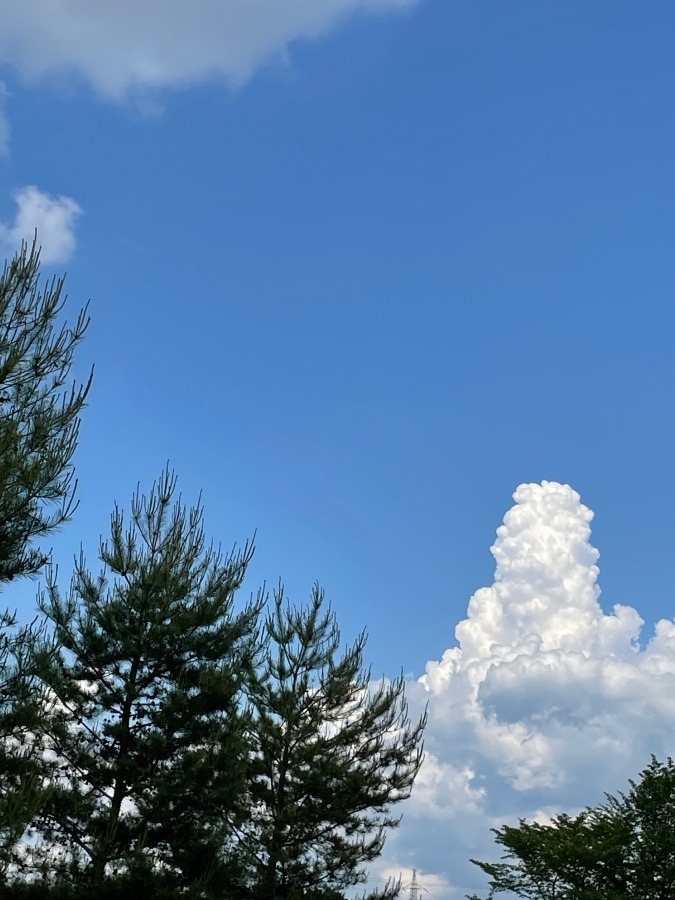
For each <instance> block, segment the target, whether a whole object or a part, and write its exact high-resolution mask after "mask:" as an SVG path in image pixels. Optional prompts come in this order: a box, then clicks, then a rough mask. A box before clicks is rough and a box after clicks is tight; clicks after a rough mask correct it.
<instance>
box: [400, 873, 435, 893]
mask: <svg viewBox="0 0 675 900" xmlns="http://www.w3.org/2000/svg"><path fill="white" fill-rule="evenodd" d="M401 887H402V888H403V890H404V891H408V900H422V893H423V892H424V893H425V894H428V893H429V892H428V891H427V889H426V888H425V887H422V885H421V884H419V882H418V881H417V869H413V874H412V881H410V882H408V883H407V884H402V885H401Z"/></svg>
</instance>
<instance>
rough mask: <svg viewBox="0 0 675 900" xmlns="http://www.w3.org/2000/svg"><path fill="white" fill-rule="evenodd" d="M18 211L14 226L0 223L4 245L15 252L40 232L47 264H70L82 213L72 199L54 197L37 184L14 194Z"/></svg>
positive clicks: (1, 240)
mask: <svg viewBox="0 0 675 900" xmlns="http://www.w3.org/2000/svg"><path fill="white" fill-rule="evenodd" d="M12 197H13V199H14V200H15V201H16V205H17V211H16V216H15V218H14V221H13V222H12V223H7V222H0V242H1V243H2V244H3V245H4V247H5V249H6V250H7V251H9V252H14V251H15V250H16V249H18V247H19V246H20V245H21V242H22V241H26V242H27V243H29V244H30V243H32V241H33V238H34V236H35V233H36V231H37V239H38V244H39V245H40V247H41V248H42V250H41V257H40V258H41V259H42V261H43V262H44V263H62V262H67V261H68V260H69V259H70V258H71V257H72V255H73V253H74V252H75V224H76V222H77V219H78V218H79V217H80V215H81V214H82V209H81V208H80V206H79V205H78V204H77V203H76V202H75V201H74V200H73V199H72V197H63V196H61V197H52V196H51V195H50V194H46V193H44V192H43V191H41V190H39V188H37V187H36V186H35V185H34V184H31V185H27V186H26V187H22V188H19V189H18V190H16V191H14V193H13V194H12Z"/></svg>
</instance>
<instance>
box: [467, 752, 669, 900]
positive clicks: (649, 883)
mask: <svg viewBox="0 0 675 900" xmlns="http://www.w3.org/2000/svg"><path fill="white" fill-rule="evenodd" d="M629 784H630V789H629V790H628V791H627V792H626V793H620V794H619V795H618V796H613V795H610V794H608V795H607V796H606V802H605V803H604V804H601V805H599V806H597V807H589V808H587V809H586V810H584V811H582V812H581V813H579V814H578V815H576V816H568V815H565V814H561V815H559V816H555V817H554V818H553V819H552V820H551V822H549V823H547V824H541V823H536V822H526V821H525V820H521V821H520V823H519V825H517V826H508V825H505V826H503V827H502V828H498V829H495V830H494V833H495V840H496V843H497V844H499V845H500V846H501V847H502V848H503V851H504V852H503V856H502V861H501V862H496V863H492V862H482V861H478V860H472V862H474V863H475V864H476V865H477V866H479V867H480V868H481V869H482V870H483V872H485V874H486V875H488V877H489V879H490V881H489V886H490V891H489V895H488V897H489V898H492V897H494V896H496V895H497V894H500V893H510V894H511V895H512V896H517V897H523V898H537V900H670V898H672V897H674V896H675V765H674V764H673V761H672V760H671V759H668V761H667V762H666V763H660V762H659V761H658V760H657V759H656V758H655V757H652V760H651V763H650V764H649V766H648V767H647V768H646V769H644V771H643V772H642V773H641V776H640V779H639V780H638V781H633V780H631V781H630V782H629ZM470 900H478V897H477V896H476V895H473V896H472V897H471V898H470Z"/></svg>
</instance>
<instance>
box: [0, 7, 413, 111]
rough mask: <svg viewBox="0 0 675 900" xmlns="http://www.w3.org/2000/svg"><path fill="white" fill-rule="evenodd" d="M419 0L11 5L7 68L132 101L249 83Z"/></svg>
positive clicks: (0, 13) (3, 35)
mask: <svg viewBox="0 0 675 900" xmlns="http://www.w3.org/2000/svg"><path fill="white" fill-rule="evenodd" d="M418 2H420V0H321V3H317V2H316V0H284V2H283V3H279V2H277V0H219V2H217V3H214V2H213V0H164V2H162V3H159V2H157V0H118V2H116V3H107V4H106V3H96V4H94V3H91V4H87V3H71V4H65V3H51V2H49V0H5V2H4V3H3V4H2V10H0V61H2V62H4V63H6V64H9V65H11V66H13V67H14V68H15V69H16V70H17V71H18V72H19V73H20V74H21V75H22V76H23V77H24V78H27V79H36V78H40V77H42V76H44V75H46V74H47V73H59V72H65V73H67V72H77V73H78V74H79V75H80V76H81V77H82V78H84V79H85V80H86V81H87V82H88V83H90V84H91V85H92V86H93V87H94V89H95V90H96V92H97V93H99V94H100V95H102V96H104V97H107V98H109V99H115V100H121V99H124V98H125V97H127V96H128V95H129V94H133V93H134V92H139V91H140V92H141V93H142V92H143V91H147V90H153V89H157V88H167V87H176V86H185V85H189V84H195V83H198V82H204V81H207V80H213V79H222V80H225V81H226V82H228V83H229V84H230V85H231V86H238V85H241V84H243V83H244V82H246V81H247V80H248V79H249V78H250V77H251V75H252V74H253V73H254V72H255V71H256V70H257V69H259V68H260V67H262V66H264V65H265V64H267V63H269V62H271V61H274V60H275V59H276V60H283V59H285V58H286V57H287V54H288V51H289V47H290V45H291V44H292V43H293V42H294V41H296V40H314V39H316V38H319V37H321V36H323V35H325V34H326V33H327V32H329V31H330V30H331V29H332V28H334V27H335V26H336V25H339V24H340V23H341V22H343V21H344V20H345V19H347V18H348V17H350V16H352V15H355V14H359V13H361V14H384V13H388V12H393V11H397V10H404V9H406V8H410V7H413V6H414V5H416V4H417V3H418Z"/></svg>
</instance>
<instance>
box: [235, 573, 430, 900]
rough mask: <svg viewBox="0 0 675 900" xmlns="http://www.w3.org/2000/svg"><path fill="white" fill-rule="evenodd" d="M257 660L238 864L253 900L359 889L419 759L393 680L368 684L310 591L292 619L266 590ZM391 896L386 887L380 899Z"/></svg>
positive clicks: (359, 649) (415, 729)
mask: <svg viewBox="0 0 675 900" xmlns="http://www.w3.org/2000/svg"><path fill="white" fill-rule="evenodd" d="M266 639H267V655H266V658H265V662H264V664H263V665H262V666H261V667H260V669H259V670H258V672H257V676H256V678H255V680H254V681H253V683H252V687H251V692H250V703H251V708H252V722H251V732H250V752H251V763H250V771H249V792H250V793H249V804H250V813H249V819H248V820H247V821H246V822H245V823H244V825H243V826H242V827H241V828H240V829H239V839H240V852H241V855H242V859H244V860H245V861H246V863H247V878H246V881H245V883H244V884H243V886H242V890H241V893H242V895H243V896H245V897H250V898H254V900H279V898H299V897H304V898H315V900H318V898H329V897H336V896H341V895H342V892H343V891H344V890H345V889H346V888H349V887H351V886H353V885H356V884H359V883H362V882H363V881H364V880H365V870H364V864H365V863H368V862H371V861H372V860H373V859H375V858H376V857H377V856H378V855H379V854H380V853H381V851H382V847H383V845H384V839H385V833H386V830H387V829H388V828H392V827H394V826H395V825H396V824H397V823H398V821H399V817H398V816H395V815H394V814H393V812H392V807H394V806H396V805H397V804H399V803H400V802H401V801H402V800H404V799H406V798H407V797H408V796H409V794H410V791H411V788H412V785H413V781H414V779H415V776H416V774H417V772H418V770H419V767H420V765H421V761H422V734H423V729H424V725H425V721H426V717H425V716H423V717H422V718H421V719H420V720H419V721H417V722H415V723H411V721H410V718H409V716H408V712H407V706H406V701H405V694H404V683H403V679H402V678H400V679H397V680H396V681H394V682H384V681H383V682H381V683H378V684H373V683H372V681H371V675H370V671H369V670H368V669H366V668H364V666H363V650H364V646H365V643H366V637H365V634H361V635H359V637H358V638H357V639H356V641H355V643H354V644H353V645H352V646H350V647H348V648H347V649H346V650H344V652H342V653H341V652H340V644H341V639H340V631H339V628H338V624H337V620H336V618H335V615H334V613H333V612H332V611H331V609H330V608H329V607H326V605H325V603H324V596H323V593H322V591H321V590H320V589H319V588H318V587H316V588H315V589H314V592H313V595H312V600H311V603H310V604H309V606H308V607H304V608H300V609H295V608H293V607H291V606H289V605H288V604H286V603H285V601H284V597H283V592H282V591H281V590H280V591H278V592H277V594H276V596H275V598H274V609H273V611H272V612H271V613H270V615H269V616H268V617H267V620H266ZM386 893H387V894H388V895H390V896H393V894H394V893H395V888H394V886H390V889H389V890H388V891H387V892H386Z"/></svg>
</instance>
